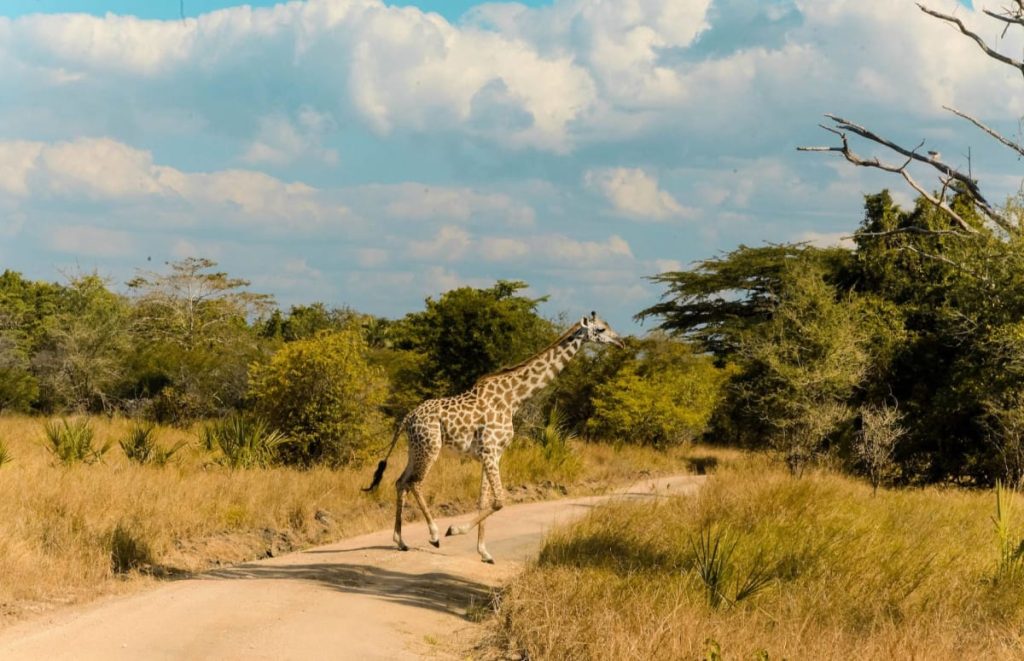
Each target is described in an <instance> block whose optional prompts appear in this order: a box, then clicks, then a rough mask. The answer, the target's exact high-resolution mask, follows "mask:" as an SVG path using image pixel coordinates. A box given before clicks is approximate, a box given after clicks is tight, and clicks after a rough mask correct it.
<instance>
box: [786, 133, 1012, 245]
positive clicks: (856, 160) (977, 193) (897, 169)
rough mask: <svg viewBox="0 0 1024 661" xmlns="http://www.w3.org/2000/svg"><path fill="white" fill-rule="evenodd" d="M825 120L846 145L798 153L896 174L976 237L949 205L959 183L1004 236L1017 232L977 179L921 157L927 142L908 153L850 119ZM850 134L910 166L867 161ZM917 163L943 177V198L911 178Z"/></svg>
mask: <svg viewBox="0 0 1024 661" xmlns="http://www.w3.org/2000/svg"><path fill="white" fill-rule="evenodd" d="M825 116H826V117H828V118H829V119H831V120H832V121H833V122H835V125H836V126H835V127H832V126H825V125H823V124H821V125H819V126H821V127H822V128H823V129H825V130H826V131H828V132H829V133H834V134H835V135H837V136H839V138H840V140H841V141H842V145H841V146H839V147H797V150H798V151H831V152H838V153H840V154H842V155H843V156H844V157H845V158H846V160H847V161H849V162H850V163H853V164H854V165H860V166H863V167H872V168H878V169H880V170H885V171H886V172H893V173H896V174H899V175H900V176H901V177H903V179H904V180H905V181H906V182H907V183H908V184H909V185H910V187H911V188H913V189H914V190H915V191H916V192H917V193H918V194H919V195H921V196H922V197H924V198H925V199H926V200H928V201H929V202H931V203H932V204H933V205H935V206H936V207H937V208H939V209H941V210H942V211H943V212H944V213H945V214H947V215H948V216H950V217H951V218H952V219H953V220H955V221H956V223H957V224H958V225H960V227H961V228H963V230H964V231H965V232H968V233H969V234H975V233H976V232H977V230H976V229H975V228H974V227H972V226H971V225H970V224H969V223H967V222H966V221H965V220H964V219H963V218H962V217H961V216H960V215H959V214H957V213H956V212H955V211H953V209H952V208H951V207H950V206H949V204H947V203H946V201H945V200H946V192H947V190H948V188H949V187H950V185H951V184H952V183H953V182H958V183H960V184H962V185H963V187H964V188H965V189H966V191H967V193H968V194H969V195H970V196H971V198H972V199H973V201H974V203H975V205H976V206H977V208H978V209H979V211H981V212H982V213H983V214H984V216H985V217H986V218H988V219H989V220H990V221H992V222H993V223H995V224H996V225H997V226H998V227H999V228H1000V229H1002V230H1003V231H1004V232H1007V233H1012V232H1013V231H1014V228H1013V226H1012V224H1011V223H1010V222H1009V221H1007V219H1006V218H1004V217H1003V216H1002V215H1001V214H1000V213H999V212H998V211H997V210H996V209H995V208H994V207H993V206H992V205H991V204H990V203H989V202H988V200H986V199H985V196H984V195H983V194H982V192H981V189H980V188H979V187H978V182H977V181H975V180H974V178H972V177H971V176H969V175H967V174H964V173H963V172H960V171H959V170H957V169H956V168H954V167H952V166H950V165H948V164H947V163H944V162H943V161H942V160H941V159H940V158H939V155H938V154H937V153H934V152H929V154H928V155H927V156H923V155H921V154H920V153H918V150H920V149H921V147H922V146H923V144H924V143H923V142H922V143H919V144H918V145H917V146H916V147H914V148H913V149H907V148H906V147H903V146H901V145H898V144H896V143H895V142H893V141H891V140H889V139H887V138H883V137H882V136H880V135H878V134H877V133H874V132H873V131H871V130H869V129H867V128H865V127H863V126H861V125H860V124H856V123H854V122H851V121H850V120H848V119H844V118H842V117H839V116H837V115H832V114H826V115H825ZM847 131H849V132H851V133H854V134H856V135H859V136H860V137H862V138H864V139H866V140H870V141H871V142H874V143H876V144H879V145H882V146H883V147H886V148H888V149H891V150H892V151H894V152H896V153H897V154H900V155H902V156H905V157H906V159H907V160H906V162H904V163H903V164H902V165H892V164H888V163H884V162H882V161H880V160H879V159H878V158H877V157H875V158H864V157H861V156H858V155H857V154H855V153H854V152H853V151H852V150H851V149H850V146H849V142H848V140H847V137H846V132H847ZM913 161H917V162H919V163H924V164H926V165H929V166H931V167H932V168H934V169H935V170H937V171H938V172H939V173H940V175H941V176H940V178H939V181H940V183H941V185H942V191H941V193H940V194H939V196H935V195H933V194H931V193H929V192H928V191H927V189H925V187H924V186H922V185H921V184H920V183H918V182H917V181H916V180H915V179H914V178H913V176H912V175H911V174H910V172H909V170H908V166H909V165H910V163H912V162H913Z"/></svg>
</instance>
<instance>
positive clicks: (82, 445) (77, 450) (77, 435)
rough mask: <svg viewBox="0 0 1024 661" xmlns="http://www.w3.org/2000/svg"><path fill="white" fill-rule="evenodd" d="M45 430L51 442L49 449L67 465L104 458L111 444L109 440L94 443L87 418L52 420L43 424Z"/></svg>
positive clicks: (92, 462)
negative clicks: (100, 443)
mask: <svg viewBox="0 0 1024 661" xmlns="http://www.w3.org/2000/svg"><path fill="white" fill-rule="evenodd" d="M43 431H44V432H45V434H46V442H48V443H49V445H47V449H48V450H50V452H51V453H52V454H53V456H54V457H55V458H56V459H57V460H58V461H59V462H60V463H62V464H64V465H65V466H72V465H74V464H77V463H83V464H94V463H96V462H98V461H100V460H102V459H103V455H104V454H106V453H107V450H109V449H110V445H111V443H110V442H109V441H108V442H106V443H104V444H103V445H100V446H98V447H96V446H94V445H93V429H92V426H91V425H90V424H89V420H88V419H86V418H82V419H79V420H75V421H72V422H69V421H68V420H67V418H64V419H62V420H61V422H60V424H58V423H57V422H55V421H53V420H50V421H48V422H47V423H46V424H45V425H43Z"/></svg>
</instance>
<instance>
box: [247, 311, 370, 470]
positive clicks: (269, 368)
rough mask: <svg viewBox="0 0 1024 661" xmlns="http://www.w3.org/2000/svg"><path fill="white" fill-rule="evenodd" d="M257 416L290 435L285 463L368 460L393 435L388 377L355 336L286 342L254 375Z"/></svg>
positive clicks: (344, 334)
mask: <svg viewBox="0 0 1024 661" xmlns="http://www.w3.org/2000/svg"><path fill="white" fill-rule="evenodd" d="M251 382H252V396H253V400H254V406H255V409H256V411H257V412H258V413H259V414H260V415H262V416H264V417H265V418H266V419H267V420H268V421H269V422H270V424H272V425H273V426H275V427H276V428H278V429H280V430H281V431H282V432H284V433H285V434H287V435H288V437H289V442H288V443H287V445H286V446H285V447H282V449H281V458H282V460H283V461H284V462H286V463H289V464H294V465H301V466H308V465H312V464H314V463H326V464H329V465H334V466H337V465H343V464H347V463H350V462H352V461H356V460H362V459H364V458H365V457H366V456H367V454H368V453H369V452H370V451H371V450H372V449H374V448H376V447H378V446H379V444H380V443H381V441H382V439H383V438H384V436H386V435H387V425H386V424H385V420H384V416H383V415H382V414H381V407H382V406H383V405H384V403H385V401H386V399H387V394H388V383H387V379H386V377H385V376H384V374H383V373H382V371H381V370H380V369H379V368H376V367H373V366H371V365H370V364H369V362H368V361H367V348H366V343H365V342H364V341H363V339H362V337H361V336H360V334H359V333H358V332H356V331H341V332H336V333H323V334H320V335H317V336H315V337H313V338H311V339H308V340H299V341H296V342H291V343H289V344H286V345H284V346H283V347H282V348H281V349H280V350H278V352H277V353H275V354H274V355H273V357H272V358H271V359H270V362H269V363H268V364H266V365H254V366H253V369H252V374H251Z"/></svg>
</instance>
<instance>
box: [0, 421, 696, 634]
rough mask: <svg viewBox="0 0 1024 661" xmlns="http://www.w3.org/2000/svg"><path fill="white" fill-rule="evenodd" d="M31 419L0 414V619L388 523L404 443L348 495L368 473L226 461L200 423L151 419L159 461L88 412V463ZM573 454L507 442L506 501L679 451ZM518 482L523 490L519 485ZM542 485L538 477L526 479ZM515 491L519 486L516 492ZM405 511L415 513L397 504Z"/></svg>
mask: <svg viewBox="0 0 1024 661" xmlns="http://www.w3.org/2000/svg"><path fill="white" fill-rule="evenodd" d="M44 422H45V420H43V419H40V418H31V417H19V416H3V417H0V443H2V444H3V445H4V446H5V447H6V448H7V451H8V454H9V455H10V459H11V460H10V462H8V463H5V464H2V465H0V577H3V580H2V581H0V624H3V623H5V622H8V621H10V620H11V619H13V618H17V617H21V616H23V615H25V614H27V613H30V612H33V611H39V610H45V609H48V608H51V607H53V606H54V605H55V604H62V603H72V602H78V601H82V600H86V599H91V598H94V597H96V596H98V595H101V594H107V593H112V592H118V591H123V590H129V589H134V588H135V587H138V586H139V585H140V584H144V583H146V582H147V581H153V580H155V579H154V576H163V575H168V574H172V575H173V574H176V573H180V572H190V571H197V570H203V569H207V568H210V567H212V566H217V565H220V564H226V563H234V562H239V561H243V560H248V559H252V558H256V557H261V556H265V555H267V554H268V553H272V554H278V553H281V552H285V551H288V550H292V549H294V548H300V547H303V546H308V545H311V544H315V543H322V542H326V541H329V540H332V539H339V538H343V537H347V536H350V535H355V534H359V533H363V532H368V531H370V530H374V529H377V528H381V527H385V526H387V525H389V523H390V518H391V516H392V512H393V506H394V505H393V499H394V491H393V490H392V489H391V488H390V483H391V481H393V480H394V478H396V477H397V476H398V474H399V472H400V471H401V468H402V466H404V463H405V457H404V456H403V453H404V449H402V448H403V446H404V443H402V444H400V446H399V448H400V449H398V450H396V452H395V455H394V456H393V457H392V459H391V461H390V462H389V468H388V473H387V475H386V476H385V480H386V482H387V483H386V484H385V485H384V486H383V487H382V488H381V489H380V490H378V492H377V493H375V494H373V495H372V496H368V495H366V494H364V493H362V492H361V491H360V487H363V486H365V485H366V484H367V483H368V481H369V479H370V473H371V472H372V471H370V470H369V469H358V470H339V471H332V470H326V469H315V470H309V471H298V470H292V469H285V468H266V469H249V470H231V469H229V468H227V467H225V466H223V465H220V464H219V463H217V462H216V461H215V457H214V456H213V455H211V454H210V453H209V452H207V451H206V450H204V449H203V448H202V447H201V444H200V442H199V440H198V433H197V432H198V430H188V431H185V430H180V429H173V428H163V427H160V428H157V429H156V430H155V434H156V439H157V442H158V443H159V445H161V446H162V447H164V448H169V447H172V446H174V445H175V444H178V443H182V442H184V443H187V444H188V445H187V446H185V447H183V448H182V449H180V450H179V451H178V452H177V453H176V454H175V455H174V457H173V458H172V459H171V461H170V462H169V463H168V465H166V466H163V467H160V466H153V465H139V464H137V463H134V462H131V461H129V460H128V459H127V458H126V457H125V456H124V453H123V452H122V450H121V448H120V446H119V444H118V441H120V439H122V438H124V437H126V436H127V435H128V433H129V432H130V430H131V427H132V423H131V422H130V421H128V420H121V419H113V420H108V419H106V418H93V419H91V420H90V423H91V425H92V427H93V429H94V430H95V437H96V443H97V444H99V445H102V444H106V443H110V444H112V448H111V450H110V451H109V452H107V453H106V455H104V456H103V458H102V460H101V461H100V462H98V463H95V464H92V465H85V464H77V465H72V466H62V465H59V464H58V463H57V462H56V460H55V458H54V456H53V454H52V453H50V452H49V451H48V450H47V449H46V448H45V447H44V444H43V438H44V432H43V424H44ZM576 451H577V453H578V456H579V457H580V461H578V462H568V463H567V464H565V465H563V466H561V467H559V468H557V469H550V468H548V467H547V466H546V465H545V463H544V460H543V451H542V449H541V448H538V447H535V446H531V445H526V444H522V445H518V446H513V448H512V449H511V450H510V451H509V452H508V453H507V455H506V458H505V460H504V461H503V470H504V472H505V481H506V484H508V485H509V486H510V487H513V488H512V489H511V491H512V493H513V497H514V498H518V499H536V498H541V497H546V496H547V497H551V496H559V495H561V493H562V491H563V489H562V488H560V485H563V484H564V485H566V487H567V488H568V489H570V490H571V491H572V492H573V493H583V492H588V491H595V490H598V489H600V488H602V487H603V486H605V485H608V484H611V483H616V482H618V483H621V482H623V481H626V480H629V479H630V478H632V477H635V476H636V475H637V474H638V473H640V472H641V471H644V470H648V471H654V472H669V471H678V470H679V469H680V466H681V465H682V464H681V461H682V460H681V458H680V456H678V455H664V454H658V453H654V452H650V451H645V450H640V449H622V450H615V449H614V448H611V447H607V446H586V447H580V446H577V448H576ZM479 470H480V469H479V464H476V463H475V462H472V461H468V460H461V459H459V458H456V457H455V456H450V455H445V456H442V459H441V460H440V461H439V462H438V463H437V465H436V466H435V468H434V470H433V471H432V473H431V475H430V476H429V477H428V478H427V481H426V484H425V492H426V493H427V494H428V499H429V500H430V501H431V502H432V505H433V507H434V508H435V513H436V514H439V515H444V514H452V513H455V512H458V511H464V510H468V509H470V508H471V507H474V506H475V502H476V496H477V490H478V488H479V479H480V477H479V476H480V473H479ZM523 485H530V486H523ZM537 485H542V486H539V487H538V486H537ZM543 485H546V486H543ZM516 487H518V488H516ZM406 511H407V512H410V515H411V516H415V508H413V507H407V508H406Z"/></svg>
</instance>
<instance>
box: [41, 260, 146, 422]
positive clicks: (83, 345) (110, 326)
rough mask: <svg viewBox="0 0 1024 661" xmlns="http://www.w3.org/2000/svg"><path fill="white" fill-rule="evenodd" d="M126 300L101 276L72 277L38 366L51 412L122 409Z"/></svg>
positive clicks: (128, 342)
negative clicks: (120, 392) (112, 290)
mask: <svg viewBox="0 0 1024 661" xmlns="http://www.w3.org/2000/svg"><path fill="white" fill-rule="evenodd" d="M128 323H129V319H128V307H127V303H126V301H125V300H124V299H123V298H122V297H120V296H118V295H117V294H114V293H112V292H111V291H109V290H108V289H107V283H106V282H105V281H104V280H103V278H101V277H100V276H99V275H97V274H96V273H92V274H89V275H80V276H76V277H73V278H71V280H70V281H69V283H68V285H67V287H66V288H65V289H64V291H63V295H62V300H61V306H60V309H59V311H58V312H56V313H55V314H54V315H53V316H52V317H51V318H50V319H49V323H47V324H46V327H45V332H44V335H43V338H42V345H41V347H40V349H39V351H38V352H37V354H36V356H35V358H34V360H33V363H34V365H35V369H36V372H37V374H38V376H39V381H40V397H41V399H42V400H43V402H44V407H45V408H47V409H51V410H66V409H71V410H76V411H93V412H98V411H104V412H110V411H112V410H113V409H114V408H115V407H116V405H117V393H118V391H119V389H120V388H121V387H122V385H123V381H124V378H125V371H126V367H127V365H126V364H125V361H124V355H125V354H126V353H128V352H129V349H130V347H131V339H130V337H129V335H128Z"/></svg>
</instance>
